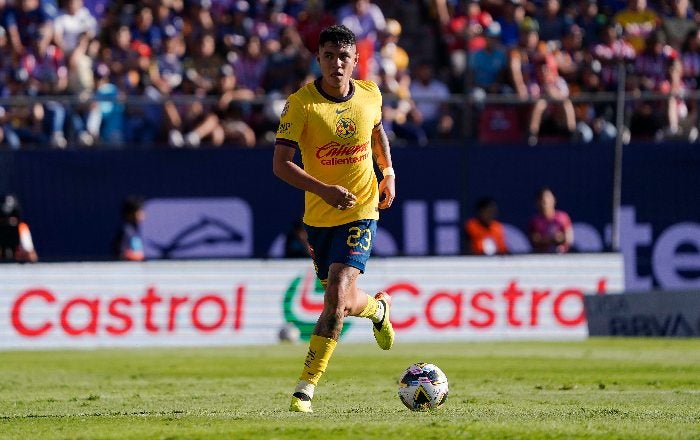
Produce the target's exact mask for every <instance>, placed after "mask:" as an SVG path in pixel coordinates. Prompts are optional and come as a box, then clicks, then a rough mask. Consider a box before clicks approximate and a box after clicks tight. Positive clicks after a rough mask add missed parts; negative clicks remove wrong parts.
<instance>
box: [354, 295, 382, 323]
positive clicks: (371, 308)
mask: <svg viewBox="0 0 700 440" xmlns="http://www.w3.org/2000/svg"><path fill="white" fill-rule="evenodd" d="M357 316H359V317H360V318H369V319H371V320H372V322H375V323H377V322H381V320H382V318H384V305H383V304H382V303H380V302H379V301H378V300H377V299H376V298H374V297H371V296H369V295H367V305H366V306H365V308H364V309H363V310H362V311H361V312H360V314H359V315H357Z"/></svg>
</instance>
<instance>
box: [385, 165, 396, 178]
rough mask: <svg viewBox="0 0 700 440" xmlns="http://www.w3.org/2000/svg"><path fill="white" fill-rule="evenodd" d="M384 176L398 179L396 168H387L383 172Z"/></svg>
mask: <svg viewBox="0 0 700 440" xmlns="http://www.w3.org/2000/svg"><path fill="white" fill-rule="evenodd" d="M382 175H383V176H384V177H389V176H394V177H396V173H394V168H392V167H386V168H384V169H383V170H382Z"/></svg>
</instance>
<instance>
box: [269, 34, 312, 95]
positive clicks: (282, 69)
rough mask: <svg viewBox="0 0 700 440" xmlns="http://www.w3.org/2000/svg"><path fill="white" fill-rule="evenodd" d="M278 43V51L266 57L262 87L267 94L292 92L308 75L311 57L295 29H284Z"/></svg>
mask: <svg viewBox="0 0 700 440" xmlns="http://www.w3.org/2000/svg"><path fill="white" fill-rule="evenodd" d="M279 43H280V47H279V50H278V51H276V52H274V53H271V54H270V55H269V56H268V61H267V64H266V66H265V67H266V68H265V74H264V80H263V84H262V85H263V87H264V88H265V91H266V92H268V93H270V92H280V91H285V90H293V89H294V85H296V84H298V83H299V82H300V81H304V80H305V79H306V77H307V75H308V74H309V64H310V62H311V58H312V55H311V52H309V51H308V50H307V49H306V47H305V46H304V43H303V42H302V40H301V36H300V35H299V32H298V31H297V30H296V28H294V27H293V26H288V27H286V28H284V29H283V30H282V33H281V38H280V41H279ZM285 100H286V97H285Z"/></svg>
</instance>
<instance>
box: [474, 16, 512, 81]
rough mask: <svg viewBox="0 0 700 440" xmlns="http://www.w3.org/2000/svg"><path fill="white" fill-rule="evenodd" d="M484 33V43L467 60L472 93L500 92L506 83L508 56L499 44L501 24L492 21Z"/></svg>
mask: <svg viewBox="0 0 700 440" xmlns="http://www.w3.org/2000/svg"><path fill="white" fill-rule="evenodd" d="M484 35H485V36H486V45H485V46H484V47H483V48H482V49H479V50H477V51H476V52H474V53H473V54H472V55H471V59H470V61H469V66H470V69H471V72H472V74H471V75H470V77H472V78H473V81H474V87H475V89H473V93H475V92H477V90H480V92H477V93H502V92H503V91H504V88H505V86H506V84H507V72H508V56H507V55H506V52H505V50H504V49H503V47H502V46H501V44H500V36H501V25H500V24H498V22H494V23H492V24H491V25H490V26H489V27H488V28H486V30H485V31H484Z"/></svg>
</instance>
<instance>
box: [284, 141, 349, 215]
mask: <svg viewBox="0 0 700 440" xmlns="http://www.w3.org/2000/svg"><path fill="white" fill-rule="evenodd" d="M295 151H296V150H295V149H294V148H292V147H288V146H286V145H282V144H280V143H277V144H275V151H274V154H273V156H272V172H273V173H274V174H275V176H277V177H279V178H280V179H282V180H283V181H285V182H287V183H288V184H290V185H292V186H293V187H295V188H299V189H301V190H304V191H309V192H312V193H314V194H316V195H317V196H319V197H321V198H322V199H323V201H325V202H326V203H328V204H329V205H331V206H333V207H335V208H338V209H347V208H351V207H353V206H354V205H355V203H356V201H357V197H356V196H355V195H354V194H352V193H351V192H350V191H348V190H347V189H345V188H344V187H342V186H340V185H327V184H325V183H323V182H321V181H320V180H318V179H316V178H315V177H314V176H312V175H310V174H309V173H307V172H306V171H304V169H303V168H301V167H300V166H299V165H297V164H296V163H295V162H294V153H295Z"/></svg>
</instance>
